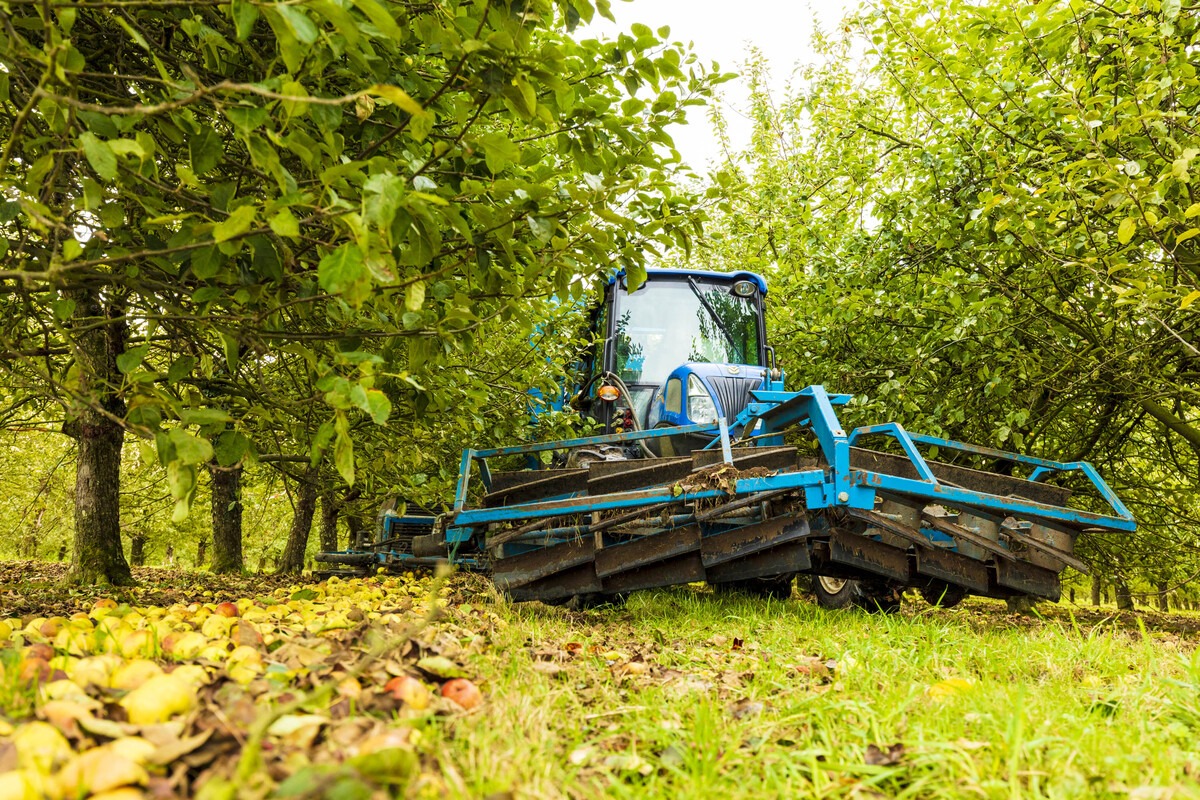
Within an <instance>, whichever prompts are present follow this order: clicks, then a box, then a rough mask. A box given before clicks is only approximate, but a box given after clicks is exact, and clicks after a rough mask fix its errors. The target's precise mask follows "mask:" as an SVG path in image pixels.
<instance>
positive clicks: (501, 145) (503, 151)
mask: <svg viewBox="0 0 1200 800" xmlns="http://www.w3.org/2000/svg"><path fill="white" fill-rule="evenodd" d="M475 143H476V144H477V145H478V146H479V147H481V148H483V157H484V160H485V161H486V162H487V168H488V169H489V170H490V171H491V173H492V174H493V175H497V174H499V173H500V172H502V171H503V170H504V168H505V167H507V166H508V165H509V164H512V163H515V162H517V161H519V160H520V158H521V150H520V148H518V147H517V146H516V144H514V143H513V141H512V140H511V139H509V138H508V137H507V136H505V135H504V134H503V133H499V132H493V133H485V134H483V135H482V136H477V137H476V138H475Z"/></svg>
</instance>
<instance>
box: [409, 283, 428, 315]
mask: <svg viewBox="0 0 1200 800" xmlns="http://www.w3.org/2000/svg"><path fill="white" fill-rule="evenodd" d="M423 305H425V281H415V282H413V283H410V284H409V285H408V286H406V287H405V289H404V307H405V308H407V309H408V310H409V311H420V310H421V306H423Z"/></svg>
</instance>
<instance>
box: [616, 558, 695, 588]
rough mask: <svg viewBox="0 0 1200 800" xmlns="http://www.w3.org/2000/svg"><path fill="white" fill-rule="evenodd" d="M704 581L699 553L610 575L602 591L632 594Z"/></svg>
mask: <svg viewBox="0 0 1200 800" xmlns="http://www.w3.org/2000/svg"><path fill="white" fill-rule="evenodd" d="M702 580H704V564H703V563H701V561H700V554H699V553H694V552H693V553H687V554H685V555H682V556H677V557H675V558H671V559H667V560H666V561H659V562H658V563H656V564H651V565H650V566H648V567H643V568H641V569H635V570H630V571H628V572H621V573H618V574H616V575H610V576H609V577H607V578H605V579H604V582H603V585H604V591H605V592H609V593H615V592H633V591H637V590H638V589H657V588H660V587H663V586H674V585H676V584H680V583H692V582H694V581H702Z"/></svg>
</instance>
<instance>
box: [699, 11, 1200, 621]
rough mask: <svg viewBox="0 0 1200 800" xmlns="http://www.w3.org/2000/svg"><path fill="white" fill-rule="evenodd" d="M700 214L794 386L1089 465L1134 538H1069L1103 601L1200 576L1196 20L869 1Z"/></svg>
mask: <svg viewBox="0 0 1200 800" xmlns="http://www.w3.org/2000/svg"><path fill="white" fill-rule="evenodd" d="M844 33H845V34H846V35H845V36H841V35H839V36H838V37H836V38H831V39H828V40H826V41H824V42H823V43H821V47H822V55H823V56H824V58H825V63H824V64H823V65H822V66H820V67H818V68H813V69H809V70H806V71H800V72H798V73H797V74H796V76H795V80H794V81H793V84H792V86H791V89H790V91H789V92H788V94H787V96H786V97H783V98H779V97H772V96H771V93H770V92H769V91H767V85H768V84H767V76H766V65H765V64H763V63H762V62H761V60H758V61H757V62H754V63H753V64H752V68H751V70H750V76H751V84H752V87H754V100H753V109H752V116H753V119H754V121H755V136H754V141H753V145H752V146H751V148H750V149H749V150H748V151H747V152H746V153H744V154H740V155H739V156H737V157H735V158H733V159H731V162H730V164H729V165H728V169H727V170H726V171H725V173H724V174H723V175H722V177H721V182H720V183H719V184H718V185H717V186H715V187H714V189H713V191H712V193H711V196H712V198H713V201H714V204H715V206H716V207H717V208H718V211H717V213H716V216H717V220H716V223H715V225H714V226H713V228H712V241H713V246H714V249H715V252H716V254H717V256H718V259H719V260H720V261H721V262H723V263H725V264H728V265H735V264H736V265H738V266H750V267H754V266H759V267H760V268H762V269H765V270H770V271H773V272H774V274H775V275H776V282H775V286H774V288H773V314H774V320H773V323H774V324H773V326H772V327H773V330H774V336H775V338H776V340H777V342H778V344H779V346H780V355H781V360H783V361H785V362H786V365H787V367H788V368H789V371H790V373H791V375H792V378H793V379H799V382H801V383H803V382H805V381H809V382H824V383H828V384H830V385H831V386H836V387H837V388H838V389H839V390H842V391H852V392H855V393H857V394H858V396H859V398H858V402H857V406H856V410H855V408H853V407H852V409H851V410H850V411H848V413H854V415H855V417H856V418H858V419H862V420H864V421H868V420H869V421H877V420H879V419H880V418H881V417H884V416H886V417H891V418H896V419H898V420H899V421H901V422H903V423H904V424H906V425H910V426H911V427H912V428H913V429H924V430H925V431H927V432H930V433H934V434H940V435H945V436H948V437H951V438H957V439H964V440H967V441H975V442H978V443H981V444H991V445H994V446H998V447H1003V448H1015V449H1018V450H1023V451H1026V452H1030V453H1034V454H1040V455H1045V456H1047V457H1051V458H1055V459H1061V460H1068V461H1069V460H1082V459H1086V460H1090V461H1092V462H1094V463H1095V464H1096V465H1097V466H1098V467H1099V468H1100V469H1101V471H1102V472H1103V473H1104V474H1105V475H1106V477H1107V478H1108V479H1109V480H1110V482H1111V483H1112V484H1113V486H1114V488H1116V489H1117V491H1118V493H1119V494H1120V495H1121V496H1122V497H1123V498H1124V499H1125V500H1126V501H1127V503H1128V504H1129V505H1130V507H1131V508H1132V510H1133V511H1134V513H1135V515H1136V516H1137V517H1138V519H1139V523H1140V531H1139V533H1138V534H1137V535H1135V536H1132V537H1129V536H1120V537H1104V538H1095V537H1085V539H1084V540H1083V545H1082V546H1083V547H1084V548H1085V550H1084V552H1085V553H1086V557H1087V558H1088V560H1089V561H1090V562H1091V564H1092V565H1093V567H1094V569H1095V571H1096V572H1097V573H1098V574H1099V575H1100V577H1101V579H1102V580H1105V581H1111V582H1112V583H1113V584H1114V585H1115V587H1116V590H1117V596H1118V600H1119V601H1123V602H1125V603H1126V604H1127V603H1128V601H1129V596H1130V587H1131V585H1132V584H1133V583H1134V582H1135V581H1137V582H1140V583H1142V584H1143V586H1144V585H1146V584H1148V585H1149V587H1150V588H1152V589H1153V591H1155V592H1156V593H1162V594H1164V595H1165V594H1166V592H1168V591H1172V590H1173V589H1175V588H1177V587H1179V586H1181V585H1183V584H1186V583H1188V582H1190V581H1193V580H1194V579H1195V578H1196V577H1197V574H1198V572H1200V557H1198V553H1197V550H1198V548H1197V545H1198V541H1197V532H1198V531H1200V519H1198V518H1197V514H1196V510H1195V509H1196V504H1197V500H1198V499H1200V482H1198V479H1197V475H1198V472H1200V402H1198V398H1200V303H1197V299H1198V298H1200V122H1198V120H1200V117H1198V116H1197V114H1198V112H1200V74H1198V72H1197V61H1196V58H1195V50H1196V48H1197V46H1198V45H1200V38H1198V37H1200V8H1197V7H1196V6H1195V5H1191V6H1187V5H1185V6H1182V7H1181V4H1180V2H1179V0H1147V1H1146V2H1137V3H1135V2H1130V0H1102V1H1098V0H1070V1H1069V2H1057V1H1056V0H1050V1H1048V2H1041V3H1018V4H1013V3H1007V2H1001V1H1000V0H985V1H984V2H979V1H978V0H946V2H940V3H936V4H933V5H930V4H928V3H925V2H915V1H914V0H881V1H880V2H877V3H873V4H872V5H871V8H870V10H868V11H865V12H863V13H862V14H861V15H860V16H859V17H858V18H857V19H856V20H851V21H850V22H849V23H848V24H847V25H846V27H845V30H844Z"/></svg>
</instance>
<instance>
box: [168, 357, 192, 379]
mask: <svg viewBox="0 0 1200 800" xmlns="http://www.w3.org/2000/svg"><path fill="white" fill-rule="evenodd" d="M195 368H196V357H195V356H180V357H179V358H177V359H175V361H174V363H172V364H171V366H170V368H169V369H168V370H167V381H168V382H169V383H179V382H180V381H181V380H183V379H184V378H186V377H187V376H188V375H191V374H192V370H193V369H195Z"/></svg>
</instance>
